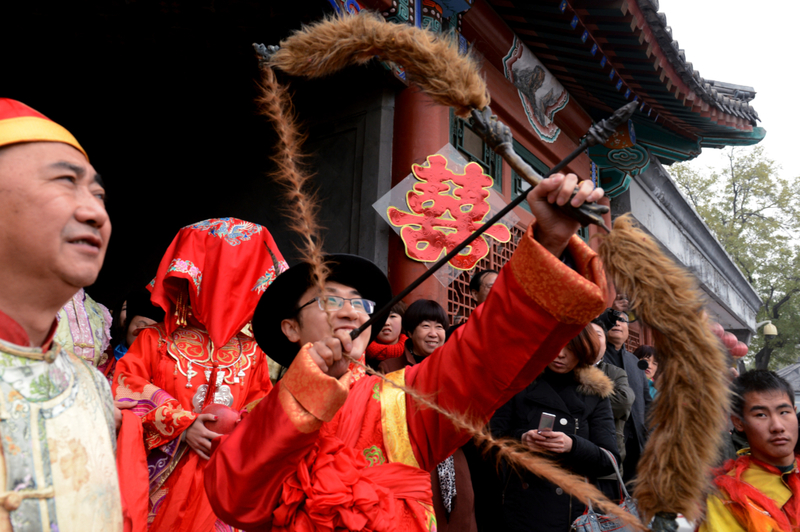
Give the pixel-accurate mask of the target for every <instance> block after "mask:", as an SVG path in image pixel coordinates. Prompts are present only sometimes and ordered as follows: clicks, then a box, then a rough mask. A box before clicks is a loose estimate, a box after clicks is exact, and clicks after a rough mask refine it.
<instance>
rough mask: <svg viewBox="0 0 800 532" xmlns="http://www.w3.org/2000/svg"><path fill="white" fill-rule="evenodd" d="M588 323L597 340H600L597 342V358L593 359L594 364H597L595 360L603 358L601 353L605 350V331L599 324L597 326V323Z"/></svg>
mask: <svg viewBox="0 0 800 532" xmlns="http://www.w3.org/2000/svg"><path fill="white" fill-rule="evenodd" d="M590 325H591V326H592V330H593V331H594V333H595V334H596V335H597V339H598V340H599V342H600V343H599V346H600V348H599V349H598V350H597V358H596V359H595V361H594V362H595V364H597V362H598V361H599V360H600V359H601V358H603V355H604V354H605V352H606V332H605V331H604V330H603V328H602V327H600V326H599V325H597V324H596V323H591V324H590Z"/></svg>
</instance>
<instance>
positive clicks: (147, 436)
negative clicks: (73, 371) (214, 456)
mask: <svg viewBox="0 0 800 532" xmlns="http://www.w3.org/2000/svg"><path fill="white" fill-rule="evenodd" d="M286 269H288V266H287V265H286V263H285V262H284V261H283V258H282V256H281V253H280V251H279V250H278V247H277V246H276V245H275V242H274V240H273V239H272V236H271V235H270V233H269V231H267V229H266V228H265V227H262V226H260V225H257V224H254V223H251V222H246V221H243V220H238V219H236V218H221V219H213V220H205V221H203V222H198V223H196V224H193V225H190V226H187V227H184V228H183V229H181V230H180V231H179V232H178V234H177V236H176V237H175V238H174V239H173V241H172V244H170V246H169V248H168V249H167V251H166V253H165V254H164V257H163V258H162V260H161V263H160V265H159V267H158V271H157V273H156V277H155V279H153V281H151V283H150V285H149V288H150V292H151V293H150V301H151V302H152V304H154V305H157V306H158V307H160V308H161V309H162V310H163V313H162V316H164V319H163V321H162V322H161V323H158V324H156V325H151V326H145V328H143V329H140V331H139V334H138V336H137V337H136V341H135V342H133V343H132V344H131V346H130V348H129V349H128V351H127V353H125V356H124V357H122V358H121V359H120V360H119V362H118V363H117V368H116V372H115V374H114V382H113V386H112V389H113V391H114V394H115V397H116V399H117V400H118V401H120V402H122V403H124V404H130V405H133V411H134V412H135V413H136V414H137V415H139V417H140V418H141V424H142V431H143V437H142V436H141V435H140V436H139V439H138V442H136V443H137V445H134V444H131V445H130V448H131V453H130V456H129V457H128V459H129V460H133V459H135V458H136V454H137V452H138V454H140V455H144V454H145V452H146V455H147V457H146V459H147V466H148V471H147V472H146V473H149V483H150V486H149V501H148V502H149V516H148V524H149V526H148V530H150V532H153V531H169V532H211V531H215V532H223V531H230V530H232V529H231V528H230V527H229V526H228V525H226V524H224V523H223V522H222V521H220V520H219V519H218V518H217V516H216V515H214V512H213V510H212V509H211V506H210V505H209V503H208V499H207V497H206V494H205V490H204V489H203V474H204V470H205V468H206V464H207V463H208V462H207V460H208V456H209V455H210V454H211V440H212V439H213V438H216V437H218V436H219V432H223V431H224V429H222V428H216V427H214V424H215V422H217V421H218V420H217V417H222V418H223V419H222V420H219V421H223V422H224V421H226V420H229V419H230V418H231V417H232V418H233V420H235V419H236V418H237V417H238V413H239V412H240V411H242V410H243V409H245V408H246V407H247V405H248V404H250V403H251V402H253V401H256V400H258V399H260V398H262V397H264V396H265V395H266V394H267V392H269V391H270V390H271V389H272V383H271V382H270V379H269V371H268V367H267V361H266V355H265V354H264V352H263V351H261V349H259V347H258V345H256V342H255V340H254V339H253V337H252V335H250V334H249V332H248V329H247V328H246V326H247V324H248V323H249V322H250V320H251V319H252V316H253V311H254V310H255V308H256V304H257V303H258V300H259V298H260V297H261V295H262V294H263V293H264V291H265V290H266V288H267V287H268V286H269V285H270V283H271V282H272V281H274V280H275V278H276V276H277V275H278V274H279V273H281V271H283V270H286ZM128 303H129V307H128V315H129V317H130V318H133V317H134V316H133V314H134V312H136V310H135V308H134V305H133V301H132V300H130V299H129V300H128ZM136 313H137V314H138V312H136ZM129 322H130V320H129ZM212 404H213V407H212V408H214V409H216V412H218V414H214V413H211V412H208V411H205V410H206V409H207V408H208V407H209V405H212ZM220 405H222V406H220ZM224 407H228V408H229V409H230V410H228V409H225V408H224ZM220 410H221V411H220ZM226 418H227V419H226ZM206 423H208V424H209V427H207V426H206ZM230 423H231V424H232V423H233V421H232V420H231V421H230ZM215 429H216V431H215ZM140 434H141V432H140ZM124 465H125V466H126V467H127V463H124Z"/></svg>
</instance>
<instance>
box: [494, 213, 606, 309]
mask: <svg viewBox="0 0 800 532" xmlns="http://www.w3.org/2000/svg"><path fill="white" fill-rule="evenodd" d="M534 229H535V223H534V224H531V225H530V226H529V227H528V231H527V232H526V233H525V236H523V237H522V239H520V242H519V247H518V248H517V250H516V251H515V252H514V256H513V257H512V258H511V260H510V261H509V264H510V265H511V270H512V271H513V273H514V278H515V279H516V280H517V282H518V283H519V284H520V285H521V286H522V287H523V289H524V290H525V292H526V293H527V294H528V296H530V298H531V299H533V300H534V301H535V302H536V303H537V304H538V305H539V306H541V307H542V308H544V309H545V310H546V311H548V312H549V313H550V314H551V315H552V316H553V317H555V318H556V319H557V320H558V321H560V322H562V323H566V324H581V323H588V322H590V321H591V320H593V319H594V318H596V317H597V316H598V315H599V314H600V313H601V312H602V311H603V309H604V308H605V304H606V293H605V286H606V277H605V272H604V271H603V267H602V265H601V263H600V258H599V257H598V256H597V253H595V252H594V251H593V250H592V249H591V248H590V247H589V246H587V245H586V244H585V243H584V242H583V241H582V240H581V239H580V238H578V237H577V236H573V237H572V238H571V239H570V241H569V244H568V245H567V250H568V251H569V252H570V253H571V254H572V257H573V258H574V259H575V263H576V265H577V270H578V271H575V270H573V269H572V268H570V267H568V266H567V265H565V264H564V263H562V262H561V260H560V259H559V258H558V257H556V256H554V255H553V254H552V253H550V252H549V251H547V250H546V249H545V248H544V247H542V246H541V245H540V244H539V243H538V242H536V240H534V238H533V231H534Z"/></svg>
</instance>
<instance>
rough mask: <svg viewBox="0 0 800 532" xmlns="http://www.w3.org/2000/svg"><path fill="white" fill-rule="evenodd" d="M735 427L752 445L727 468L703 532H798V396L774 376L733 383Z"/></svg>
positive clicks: (748, 376)
mask: <svg viewBox="0 0 800 532" xmlns="http://www.w3.org/2000/svg"><path fill="white" fill-rule="evenodd" d="M732 412H733V413H732V414H731V421H732V422H733V425H734V427H736V430H738V431H740V432H744V434H745V436H747V441H748V443H749V445H750V447H749V449H743V450H742V451H740V454H741V456H739V457H738V458H737V459H736V460H731V461H729V462H728V463H727V464H725V466H724V468H723V471H721V472H720V475H719V476H717V478H716V479H715V481H714V484H715V485H716V487H717V488H718V489H719V492H718V493H715V494H712V495H709V497H708V500H707V511H706V518H705V521H704V522H703V523H702V524H701V526H700V527H699V530H700V531H701V532H711V531H716V532H739V531H745V530H748V531H749V530H772V531H785V532H789V531H790V530H798V528H799V527H800V501H798V498H800V472H798V469H797V461H796V460H797V459H796V457H795V453H794V447H795V444H796V443H797V415H796V413H795V409H794V392H793V391H792V387H791V386H790V385H789V383H787V382H786V381H785V380H784V379H782V378H781V377H779V376H778V375H776V374H775V373H774V372H772V371H767V370H752V371H748V372H747V373H744V374H742V375H741V376H739V377H737V378H736V380H734V381H733V404H732Z"/></svg>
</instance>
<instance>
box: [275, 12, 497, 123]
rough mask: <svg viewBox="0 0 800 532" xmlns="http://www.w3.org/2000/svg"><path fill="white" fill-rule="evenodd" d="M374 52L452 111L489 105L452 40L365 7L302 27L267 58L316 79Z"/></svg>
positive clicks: (474, 68) (474, 70)
mask: <svg viewBox="0 0 800 532" xmlns="http://www.w3.org/2000/svg"><path fill="white" fill-rule="evenodd" d="M375 56H378V57H379V58H380V59H382V60H384V61H391V62H393V63H396V64H399V65H402V66H403V68H404V69H405V71H406V74H407V75H408V79H409V81H411V82H412V83H414V84H416V85H418V86H419V87H420V88H422V89H423V91H424V92H425V93H426V94H428V95H429V96H430V97H431V98H433V100H434V101H435V102H436V103H438V104H440V105H446V106H449V107H453V108H455V112H456V114H457V115H458V116H461V117H467V116H469V113H470V111H471V110H472V109H479V110H480V109H483V108H484V107H486V106H487V105H489V101H490V99H489V92H488V90H487V88H486V83H485V82H484V80H483V78H482V77H481V75H480V71H479V67H478V64H477V62H476V61H475V60H474V59H473V58H471V57H469V56H466V55H464V54H461V53H459V51H458V43H456V42H455V40H454V39H452V38H448V37H447V36H441V35H436V34H435V33H433V32H431V31H427V30H423V29H420V28H416V27H414V26H408V25H406V24H394V23H390V22H386V21H384V20H383V18H381V17H380V15H377V14H375V13H369V12H366V11H361V13H360V14H358V15H343V16H340V17H331V18H328V19H325V20H322V21H320V22H317V23H314V24H311V25H309V26H305V27H304V28H303V29H301V30H298V31H296V32H295V33H294V34H293V35H292V36H291V37H289V38H288V39H285V40H283V41H281V43H280V50H278V51H277V52H276V53H275V54H274V55H273V56H272V57H271V58H270V61H269V63H270V66H273V67H275V68H278V69H280V70H282V71H283V72H286V73H287V74H290V75H292V76H301V77H309V78H318V77H323V76H327V75H330V74H333V73H335V72H338V71H339V70H341V69H343V68H344V67H346V66H348V65H353V64H359V65H361V64H364V63H367V62H368V61H370V60H371V59H373V58H374V57H375Z"/></svg>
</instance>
